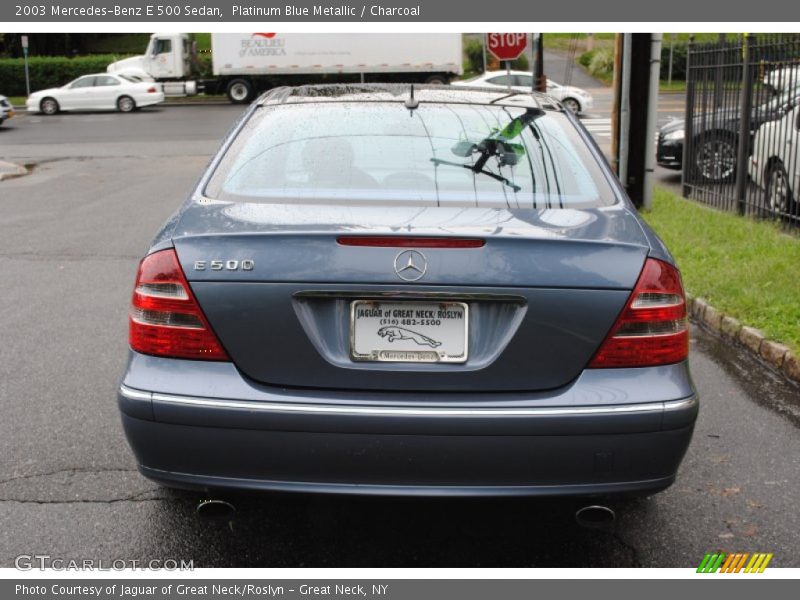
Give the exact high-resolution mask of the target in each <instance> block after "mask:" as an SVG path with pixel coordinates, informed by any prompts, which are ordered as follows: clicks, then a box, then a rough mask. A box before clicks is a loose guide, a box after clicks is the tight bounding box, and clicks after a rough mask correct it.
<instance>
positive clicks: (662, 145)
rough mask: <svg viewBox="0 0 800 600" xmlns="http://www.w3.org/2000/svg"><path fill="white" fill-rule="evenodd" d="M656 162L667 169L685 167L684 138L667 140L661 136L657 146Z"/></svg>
mask: <svg viewBox="0 0 800 600" xmlns="http://www.w3.org/2000/svg"><path fill="white" fill-rule="evenodd" d="M656 162H657V163H658V165H659V166H661V167H664V168H665V169H673V170H680V169H682V168H683V140H678V141H665V140H664V139H663V138H662V137H659V141H658V146H657V147H656Z"/></svg>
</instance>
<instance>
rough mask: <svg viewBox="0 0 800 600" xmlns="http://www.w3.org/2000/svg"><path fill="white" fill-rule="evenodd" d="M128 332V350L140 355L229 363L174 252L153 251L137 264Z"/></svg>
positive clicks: (170, 250)
mask: <svg viewBox="0 0 800 600" xmlns="http://www.w3.org/2000/svg"><path fill="white" fill-rule="evenodd" d="M128 332H129V334H128V340H129V342H130V345H131V348H133V349H134V350H136V352H141V353H143V354H155V355H156V356H169V357H172V358H193V359H199V360H229V359H228V354H227V353H226V352H225V350H224V349H223V348H222V345H221V344H220V343H219V340H218V339H217V336H216V335H214V332H213V331H212V330H211V327H210V325H209V324H208V321H207V320H206V317H205V315H204V314H203V311H202V310H200V305H199V304H198V303H197V300H196V299H195V297H194V295H193V294H192V290H191V288H189V284H188V283H187V281H186V278H185V277H184V275H183V271H182V270H181V266H180V263H179V262H178V256H177V255H176V254H175V250H173V249H169V250H162V251H161V252H155V253H154V254H151V255H150V256H146V257H145V258H144V259H143V260H142V262H141V263H140V264H139V272H138V273H137V274H136V286H135V287H134V290H133V299H132V300H131V312H130V319H129V329H128Z"/></svg>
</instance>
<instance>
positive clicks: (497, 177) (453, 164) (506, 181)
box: [431, 156, 522, 192]
mask: <svg viewBox="0 0 800 600" xmlns="http://www.w3.org/2000/svg"><path fill="white" fill-rule="evenodd" d="M487 160H488V156H487ZM431 162H432V163H433V164H435V165H450V166H451V167H462V168H464V169H469V170H470V171H472V172H473V173H481V174H483V175H487V176H489V177H491V178H492V179H495V180H497V181H499V182H500V183H503V184H505V185H507V186H508V187H510V188H511V189H512V190H514V191H515V192H519V191H520V190H521V189H522V188H521V187H520V186H518V185H517V184H516V183H514V182H513V181H511V180H510V179H509V178H508V177H503V176H502V175H499V174H498V173H493V172H492V171H490V170H489V169H483V168H476V167H478V165H479V164H481V165H483V164H486V161H485V160H484V161H483V162H482V163H481V161H480V160H479V161H478V162H476V163H475V164H464V163H460V162H453V161H450V160H443V159H441V158H432V159H431Z"/></svg>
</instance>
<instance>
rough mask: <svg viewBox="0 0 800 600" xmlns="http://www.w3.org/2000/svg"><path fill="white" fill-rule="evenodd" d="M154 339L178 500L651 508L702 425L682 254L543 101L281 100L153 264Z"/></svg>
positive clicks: (342, 89)
mask: <svg viewBox="0 0 800 600" xmlns="http://www.w3.org/2000/svg"><path fill="white" fill-rule="evenodd" d="M129 341H130V355H129V360H128V364H127V368H126V369H125V373H124V376H123V378H122V382H121V386H120V388H119V393H118V401H119V406H120V410H121V412H122V422H123V425H124V428H125V432H126V434H127V437H128V440H129V441H130V444H131V446H132V448H133V451H134V453H135V455H136V459H137V461H138V463H139V468H140V470H141V472H142V473H143V474H144V475H146V476H147V477H149V478H151V479H154V480H156V481H158V482H161V483H163V484H165V485H168V486H178V487H187V488H198V489H209V488H248V489H266V490H290V491H291V490H295V491H314V492H344V493H355V494H409V495H483V494H490V495H491V494H495V495H503V494H506V495H509V494H530V495H562V494H610V493H616V492H625V493H642V494H646V493H652V492H654V491H658V490H661V489H663V488H666V487H667V486H669V485H670V484H671V483H672V482H673V481H674V479H675V476H676V472H677V469H678V465H679V464H680V462H681V459H682V457H683V454H684V452H685V450H686V448H687V446H688V444H689V441H690V438H691V435H692V430H693V427H694V422H695V418H696V415H697V411H698V400H697V396H696V393H695V389H694V387H693V385H692V380H691V378H690V375H689V369H688V364H687V353H688V330H687V321H686V304H685V300H684V292H683V288H682V285H681V279H680V275H679V272H678V270H677V268H676V266H675V264H674V261H673V259H672V258H671V256H670V254H669V253H668V251H667V250H666V248H665V247H664V245H663V244H662V243H661V241H660V240H659V239H658V237H656V235H655V234H654V233H653V232H652V231H651V230H650V228H649V227H648V226H647V225H646V224H645V223H644V221H642V220H641V219H640V218H639V216H638V215H637V213H636V210H635V209H634V208H633V206H632V204H631V203H630V201H629V200H628V199H627V198H626V196H625V194H624V192H623V190H622V188H621V187H620V185H619V183H618V182H617V180H616V179H615V178H614V176H613V175H612V173H611V171H610V170H609V168H608V166H607V165H606V163H605V162H604V160H603V158H602V156H601V155H600V154H599V152H598V151H597V149H596V147H595V146H594V145H593V144H592V142H591V138H590V137H589V135H588V134H587V132H586V131H585V130H584V129H583V127H582V126H581V125H580V123H579V122H578V121H577V120H576V119H575V118H574V117H573V116H572V115H571V114H570V113H568V112H566V111H565V110H564V109H563V108H561V107H560V106H558V105H554V104H553V103H552V101H551V99H550V98H549V97H548V96H543V95H538V94H531V93H519V94H509V93H508V92H507V91H506V90H502V91H493V90H486V89H467V88H444V87H441V86H432V87H422V88H418V89H416V90H414V89H413V88H411V89H409V86H399V85H397V86H389V85H361V86H311V87H299V88H279V89H275V90H272V91H271V92H269V93H267V94H265V95H264V96H262V97H261V98H260V99H259V100H257V101H256V102H255V103H254V104H253V105H252V106H251V107H250V109H249V110H248V111H247V112H246V114H245V115H244V116H243V118H242V119H241V120H240V121H239V122H238V124H237V125H236V126H235V127H234V129H233V131H231V133H230V134H229V135H228V137H227V138H226V139H225V141H224V143H223V145H222V148H221V149H220V150H219V152H218V153H217V155H216V157H215V158H214V159H213V161H212V162H211V164H210V165H209V167H208V169H207V170H206V172H205V173H204V174H203V175H202V177H201V179H200V181H199V183H198V184H197V186H196V187H195V188H194V189H193V190H191V193H190V195H189V198H188V199H187V200H186V202H185V203H184V204H183V206H182V207H181V208H180V209H179V210H178V212H177V213H176V214H175V215H174V216H173V217H172V218H171V219H170V220H169V221H168V222H167V223H166V224H165V225H164V227H163V229H162V230H161V232H160V233H158V235H157V236H156V238H155V240H154V241H153V243H152V246H151V248H150V250H149V252H148V253H147V255H146V256H145V257H144V259H143V260H142V261H141V264H140V266H139V270H138V273H137V275H136V282H135V286H134V292H133V297H132V303H131V308H130V338H129Z"/></svg>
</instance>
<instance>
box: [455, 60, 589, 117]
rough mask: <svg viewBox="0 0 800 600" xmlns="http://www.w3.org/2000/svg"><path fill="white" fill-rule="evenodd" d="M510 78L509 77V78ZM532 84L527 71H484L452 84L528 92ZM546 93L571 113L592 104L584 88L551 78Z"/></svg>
mask: <svg viewBox="0 0 800 600" xmlns="http://www.w3.org/2000/svg"><path fill="white" fill-rule="evenodd" d="M509 78H510V79H509ZM532 84H533V75H532V74H531V73H529V72H528V71H511V72H510V73H508V72H506V71H486V73H484V74H483V75H478V76H477V77H473V78H472V79H464V80H461V81H454V82H453V83H452V85H465V86H470V87H488V88H494V89H497V88H508V87H509V86H510V87H511V89H512V90H514V91H517V92H529V91H531V86H532ZM547 93H548V94H549V95H550V96H552V97H553V98H555V99H556V100H560V101H561V104H563V105H564V106H565V107H566V108H568V109H569V110H570V111H572V113H574V114H576V115H577V114H579V113H582V112H586V111H587V110H589V109H590V108H592V105H593V104H594V100H593V99H592V95H591V94H590V93H589V92H587V91H586V90H584V89H581V88H577V87H574V86H571V85H560V84H558V83H556V82H555V81H552V80H551V79H548V80H547Z"/></svg>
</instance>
